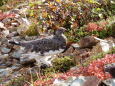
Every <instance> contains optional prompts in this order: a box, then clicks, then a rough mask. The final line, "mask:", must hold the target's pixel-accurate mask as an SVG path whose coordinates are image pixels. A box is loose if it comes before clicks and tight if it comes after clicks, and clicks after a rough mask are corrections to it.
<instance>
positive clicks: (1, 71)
mask: <svg viewBox="0 0 115 86" xmlns="http://www.w3.org/2000/svg"><path fill="white" fill-rule="evenodd" d="M11 73H12V69H11V68H6V69H0V77H5V76H9V75H11Z"/></svg>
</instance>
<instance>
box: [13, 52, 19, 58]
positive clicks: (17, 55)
mask: <svg viewBox="0 0 115 86" xmlns="http://www.w3.org/2000/svg"><path fill="white" fill-rule="evenodd" d="M12 57H14V58H16V59H19V58H20V57H21V52H19V51H15V52H13V54H12Z"/></svg>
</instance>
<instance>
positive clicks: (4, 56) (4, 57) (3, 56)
mask: <svg viewBox="0 0 115 86" xmlns="http://www.w3.org/2000/svg"><path fill="white" fill-rule="evenodd" d="M8 57H9V55H8V54H4V55H0V59H7V58H8Z"/></svg>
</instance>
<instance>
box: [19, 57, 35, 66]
mask: <svg viewBox="0 0 115 86" xmlns="http://www.w3.org/2000/svg"><path fill="white" fill-rule="evenodd" d="M34 62H35V59H33V58H32V59H30V58H28V57H20V63H21V64H22V65H24V64H31V63H34Z"/></svg>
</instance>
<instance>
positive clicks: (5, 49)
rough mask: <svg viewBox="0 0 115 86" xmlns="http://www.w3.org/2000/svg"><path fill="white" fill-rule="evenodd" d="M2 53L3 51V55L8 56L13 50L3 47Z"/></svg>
mask: <svg viewBox="0 0 115 86" xmlns="http://www.w3.org/2000/svg"><path fill="white" fill-rule="evenodd" d="M1 51H2V53H4V54H7V53H9V52H10V51H11V49H9V48H6V47H3V48H2V49H1Z"/></svg>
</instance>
